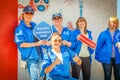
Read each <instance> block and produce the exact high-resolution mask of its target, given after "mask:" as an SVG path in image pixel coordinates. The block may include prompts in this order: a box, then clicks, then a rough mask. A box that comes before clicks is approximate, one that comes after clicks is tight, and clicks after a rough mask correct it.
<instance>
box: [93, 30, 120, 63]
mask: <svg viewBox="0 0 120 80" xmlns="http://www.w3.org/2000/svg"><path fill="white" fill-rule="evenodd" d="M119 33H120V31H119V30H118V29H117V30H116V31H115V34H114V42H112V37H111V34H110V31H109V29H106V30H105V31H103V32H101V33H100V35H99V37H98V40H97V46H96V50H95V59H96V60H97V61H99V62H101V63H108V64H109V63H110V61H111V54H112V46H113V43H114V48H115V57H116V64H117V63H120V53H119V50H118V48H117V47H116V43H117V42H119V41H120V36H117V35H118V34H119Z"/></svg>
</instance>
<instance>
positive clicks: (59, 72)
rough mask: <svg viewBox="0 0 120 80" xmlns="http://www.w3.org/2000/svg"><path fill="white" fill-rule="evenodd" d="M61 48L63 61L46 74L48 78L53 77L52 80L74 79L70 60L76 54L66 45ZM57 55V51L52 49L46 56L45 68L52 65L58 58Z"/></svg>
mask: <svg viewBox="0 0 120 80" xmlns="http://www.w3.org/2000/svg"><path fill="white" fill-rule="evenodd" d="M60 50H61V54H62V59H63V62H62V63H60V64H58V65H56V66H55V67H54V68H53V69H52V71H51V72H49V73H48V74H47V75H46V76H47V79H48V78H52V80H58V79H59V80H66V79H67V80H74V79H73V78H71V75H70V62H71V61H72V59H73V57H74V56H75V53H74V52H73V51H71V50H70V49H69V48H68V47H66V46H61V47H60ZM56 57H57V56H56V55H55V53H54V52H53V51H52V50H51V49H50V50H49V51H48V53H47V54H45V56H44V63H43V70H44V69H45V68H46V67H48V66H50V65H51V64H52V63H53V62H54V61H55V60H56Z"/></svg>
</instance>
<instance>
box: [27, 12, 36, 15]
mask: <svg viewBox="0 0 120 80" xmlns="http://www.w3.org/2000/svg"><path fill="white" fill-rule="evenodd" d="M25 14H31V15H33V14H34V13H32V12H25Z"/></svg>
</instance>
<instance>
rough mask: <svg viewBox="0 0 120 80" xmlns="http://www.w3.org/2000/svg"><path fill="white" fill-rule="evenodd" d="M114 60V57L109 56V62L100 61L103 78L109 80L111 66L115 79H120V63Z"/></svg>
mask: <svg viewBox="0 0 120 80" xmlns="http://www.w3.org/2000/svg"><path fill="white" fill-rule="evenodd" d="M115 62H116V60H115V58H111V62H110V64H107V63H102V66H103V70H104V80H111V75H112V67H113V69H114V78H115V80H120V64H116V63H115Z"/></svg>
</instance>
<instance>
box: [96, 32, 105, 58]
mask: <svg viewBox="0 0 120 80" xmlns="http://www.w3.org/2000/svg"><path fill="white" fill-rule="evenodd" d="M104 36H105V34H103V33H101V34H100V35H99V37H98V39H97V45H96V49H95V58H96V57H98V56H99V54H100V53H101V51H102V49H103V47H104V45H105V42H106V40H105V38H104Z"/></svg>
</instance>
